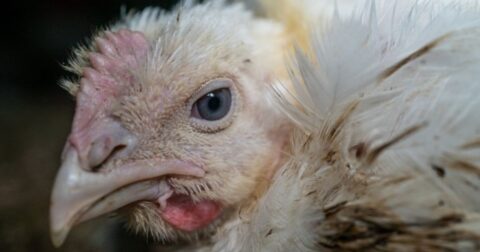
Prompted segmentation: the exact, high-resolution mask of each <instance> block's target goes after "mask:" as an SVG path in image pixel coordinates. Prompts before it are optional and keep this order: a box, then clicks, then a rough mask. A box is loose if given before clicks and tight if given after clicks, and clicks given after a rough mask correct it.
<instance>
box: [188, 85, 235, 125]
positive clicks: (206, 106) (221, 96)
mask: <svg viewBox="0 0 480 252" xmlns="http://www.w3.org/2000/svg"><path fill="white" fill-rule="evenodd" d="M231 105H232V94H231V92H230V89H229V88H220V89H217V90H214V91H211V92H209V93H207V94H206V95H204V96H202V97H200V98H199V99H198V100H197V101H196V102H195V103H194V104H193V107H192V116H193V117H196V118H199V119H203V120H207V121H216V120H220V119H222V118H223V117H225V116H226V115H227V114H228V112H229V111H230V107H231Z"/></svg>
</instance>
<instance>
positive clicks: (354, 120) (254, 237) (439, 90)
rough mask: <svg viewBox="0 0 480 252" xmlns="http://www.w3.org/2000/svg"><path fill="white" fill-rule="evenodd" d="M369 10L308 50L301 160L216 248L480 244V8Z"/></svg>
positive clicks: (397, 5) (287, 107)
mask: <svg viewBox="0 0 480 252" xmlns="http://www.w3.org/2000/svg"><path fill="white" fill-rule="evenodd" d="M358 2H362V3H361V4H360V5H359V7H355V8H352V9H353V11H352V12H350V14H348V15H347V14H345V11H340V12H339V13H342V14H338V15H332V19H331V20H330V22H329V26H328V27H327V29H326V30H323V29H324V28H323V27H322V28H321V31H318V34H319V35H318V36H317V37H316V38H317V39H316V41H315V42H314V43H313V44H314V50H315V57H314V58H313V59H309V58H308V57H307V56H304V55H302V54H301V53H298V54H297V57H296V61H295V63H294V64H296V66H297V69H296V70H294V71H293V73H292V77H293V80H292V81H293V84H294V85H293V86H294V91H292V92H291V94H290V95H287V96H285V92H284V90H280V91H278V92H277V94H278V95H279V96H281V98H280V106H281V107H282V109H283V110H284V111H285V112H286V113H287V114H288V115H289V116H290V118H292V120H293V121H294V122H296V123H297V125H298V130H297V132H296V133H295V134H294V139H293V141H294V143H293V154H292V157H291V159H290V161H289V162H288V163H287V164H286V165H285V166H284V167H283V168H282V169H281V170H280V171H279V172H278V174H277V175H276V177H275V179H274V183H273V184H272V186H271V187H270V189H269V191H268V192H267V194H266V195H265V196H264V197H263V198H261V199H260V200H259V201H258V204H257V207H256V208H255V209H254V210H253V212H252V213H251V215H249V216H248V217H247V218H245V219H242V218H239V219H236V220H234V221H232V222H231V223H229V224H228V225H227V226H226V227H224V230H222V231H221V232H220V233H219V234H218V235H217V236H216V239H217V240H216V243H215V245H214V247H213V251H261V250H262V251H318V250H325V251H330V250H341V249H343V250H352V251H353V250H356V249H365V248H368V249H371V250H381V251H384V250H389V251H390V250H394V251H397V250H401V251H411V250H415V249H417V250H418V249H419V250H432V249H438V250H441V249H451V250H458V251H476V250H478V249H480V241H479V237H480V221H479V220H480V197H479V196H478V193H480V116H479V114H478V113H479V111H480V10H479V9H478V8H477V4H476V1H475V2H474V1H472V2H466V1H462V2H460V1H358ZM319 30H320V28H319ZM290 96H292V97H293V99H295V101H296V102H294V103H293V104H292V103H291V102H289V101H291V100H292V97H290ZM355 209H356V210H355ZM367 210H368V211H367ZM356 211H359V212H361V211H365V212H361V213H362V214H361V215H358V214H356V213H357V212H356ZM334 224H335V225H334ZM343 224H349V225H351V228H352V229H353V230H354V231H355V232H359V233H360V234H363V235H365V237H361V236H359V237H356V238H352V237H350V239H352V240H348V239H347V238H343V239H344V240H341V239H339V241H338V244H337V243H334V241H336V240H335V239H336V238H335V237H340V236H341V235H342V234H344V235H347V233H348V232H353V231H352V230H348V231H347V230H345V229H342V228H344V227H343V226H342V225H343ZM374 228H377V229H378V230H377V229H374ZM342 230H343V231H342ZM362 230H363V231H362ZM372 230H373V231H372ZM375 230H377V231H376V232H377V233H375ZM362 232H364V233H362ZM379 237H380V238H379ZM377 239H379V240H377ZM382 239H383V240H382ZM345 240H348V242H350V243H347V242H346V241H345ZM335 246H336V247H335ZM349 246H350V247H349ZM209 249H211V248H209ZM382 249H383V250H382Z"/></svg>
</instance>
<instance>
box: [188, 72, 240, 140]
mask: <svg viewBox="0 0 480 252" xmlns="http://www.w3.org/2000/svg"><path fill="white" fill-rule="evenodd" d="M236 100H237V95H236V89H235V86H234V83H233V81H232V80H231V79H227V78H219V79H214V80H211V81H209V82H207V83H206V84H205V85H203V86H202V87H201V88H200V89H199V90H198V91H197V92H196V93H195V95H194V96H192V98H191V99H190V102H189V103H188V109H189V112H190V120H191V122H192V125H193V126H194V127H195V128H196V129H197V130H200V131H203V132H207V133H213V132H217V131H220V130H223V129H225V128H227V127H228V126H230V124H231V123H232V121H233V114H234V111H235V109H236V108H235V107H236V103H237V101H236Z"/></svg>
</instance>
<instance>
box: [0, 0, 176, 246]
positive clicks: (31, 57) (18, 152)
mask: <svg viewBox="0 0 480 252" xmlns="http://www.w3.org/2000/svg"><path fill="white" fill-rule="evenodd" d="M175 2H177V1H175V0H168V1H167V0H157V1H146V0H118V1H117V0H50V1H46V0H43V1H42V0H37V1H31V2H26V1H25V2H24V1H7V2H5V3H4V4H2V7H3V8H2V15H0V18H1V19H3V20H2V23H1V24H2V27H1V29H2V30H1V31H0V34H2V35H1V36H0V45H1V46H0V69H1V70H0V73H1V75H0V85H1V86H0V251H3V252H10V251H18V252H20V251H37V252H42V251H106V252H109V251H112V252H113V251H151V249H149V248H148V247H149V246H148V245H147V244H146V242H145V239H144V238H142V237H135V235H133V234H130V233H129V232H127V231H125V230H124V229H123V228H122V225H121V224H118V223H117V221H116V220H114V219H110V220H109V219H107V220H100V221H102V222H105V223H104V225H93V224H92V223H87V224H84V225H81V227H80V228H78V229H76V230H74V232H73V233H72V235H71V236H70V237H69V238H68V240H67V242H66V244H65V245H64V246H63V247H62V248H60V249H54V248H53V247H52V245H51V243H50V239H49V232H48V228H49V227H48V205H49V194H50V190H51V187H52V183H53V179H54V177H55V173H56V171H57V169H58V166H59V157H60V152H61V149H62V147H63V143H64V140H65V139H66V136H67V134H68V132H69V130H70V121H71V119H72V116H73V111H74V101H73V99H72V98H71V97H70V96H69V95H68V94H67V92H65V91H64V90H62V89H61V88H60V87H59V86H58V80H59V79H60V78H61V76H65V75H66V74H67V73H66V72H65V71H63V70H62V68H61V66H60V65H61V64H62V63H66V62H67V60H68V58H69V56H70V55H71V49H72V47H74V46H76V45H78V44H79V43H81V42H83V41H85V39H86V38H88V37H89V36H90V35H91V33H92V32H93V31H94V30H95V29H96V28H97V27H100V26H102V25H106V24H111V23H112V22H114V21H115V20H116V19H117V18H118V17H119V15H120V9H121V6H125V7H126V8H127V9H142V8H144V7H145V6H159V7H162V8H165V9H169V8H171V6H172V4H174V3H175Z"/></svg>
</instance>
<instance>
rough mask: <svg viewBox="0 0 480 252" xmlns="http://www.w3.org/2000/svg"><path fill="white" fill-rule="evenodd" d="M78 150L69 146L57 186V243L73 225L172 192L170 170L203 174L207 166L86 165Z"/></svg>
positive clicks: (53, 213)
mask: <svg viewBox="0 0 480 252" xmlns="http://www.w3.org/2000/svg"><path fill="white" fill-rule="evenodd" d="M80 163H81V162H80V159H79V155H78V152H77V151H76V150H75V148H73V147H71V146H69V147H67V150H66V152H65V156H64V160H63V162H62V166H61V167H60V170H59V172H58V174H57V177H56V180H55V184H54V187H53V192H52V197H51V205H50V229H51V237H52V241H53V244H54V245H55V246H57V247H58V246H60V245H61V244H62V243H63V242H64V240H65V238H66V237H67V234H68V232H69V231H70V229H71V228H72V227H73V226H74V225H76V224H78V223H80V222H83V221H86V220H89V219H92V218H95V217H97V216H100V215H103V214H105V213H109V212H112V211H115V210H117V209H118V208H121V207H123V206H125V205H127V204H130V203H133V202H136V201H140V200H158V199H161V198H162V197H165V196H166V195H168V194H169V193H171V189H170V187H169V186H168V185H167V184H166V182H165V180H160V179H158V178H160V177H162V176H165V175H168V174H178V175H189V176H196V177H201V176H203V175H204V171H203V169H201V168H200V167H198V166H195V165H194V164H191V163H188V162H183V161H179V160H151V159H150V160H143V161H135V162H133V163H129V164H126V165H122V166H121V167H117V168H115V169H112V170H107V171H98V172H93V171H89V170H88V169H83V168H82V167H81V164H80Z"/></svg>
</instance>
